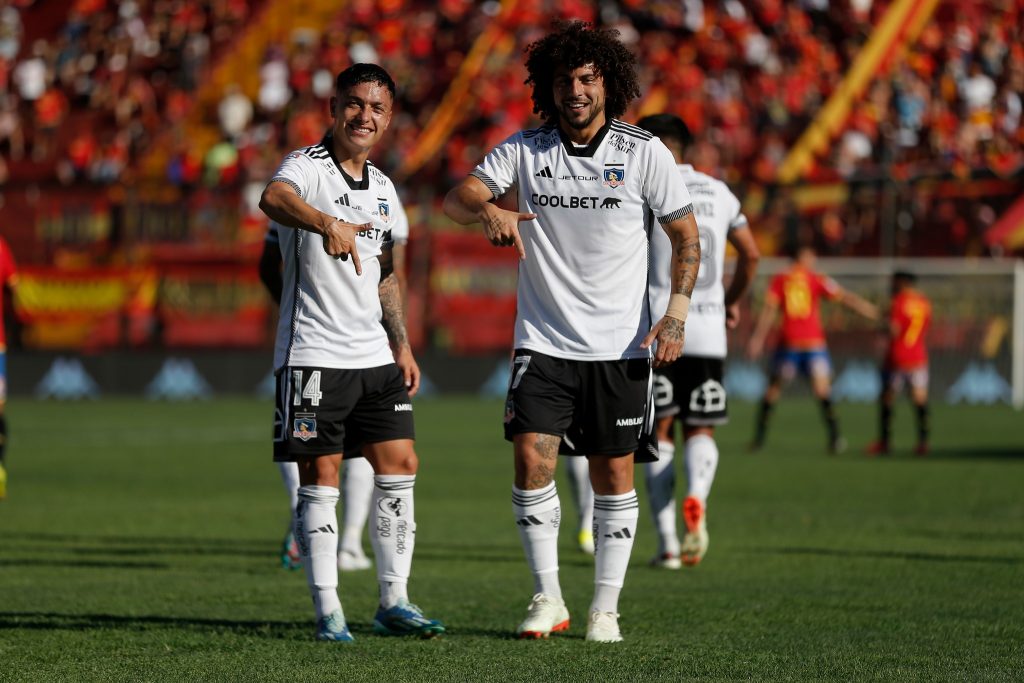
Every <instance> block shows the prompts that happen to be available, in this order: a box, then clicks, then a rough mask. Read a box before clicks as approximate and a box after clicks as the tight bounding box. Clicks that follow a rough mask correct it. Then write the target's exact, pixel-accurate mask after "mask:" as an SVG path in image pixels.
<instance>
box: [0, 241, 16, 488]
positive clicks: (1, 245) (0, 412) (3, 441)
mask: <svg viewBox="0 0 1024 683" xmlns="http://www.w3.org/2000/svg"><path fill="white" fill-rule="evenodd" d="M17 283H18V269H17V267H16V266H15V265H14V257H13V256H12V255H11V248H10V247H9V246H7V242H5V241H4V238H3V237H0V500H3V499H4V498H6V497H7V468H6V466H5V463H4V455H5V453H6V450H7V418H5V417H4V407H5V406H6V404H7V337H6V336H5V334H6V332H5V331H4V306H3V303H4V295H5V294H6V293H7V291H10V292H12V293H13V291H14V288H15V286H17ZM5 290H7V291H5Z"/></svg>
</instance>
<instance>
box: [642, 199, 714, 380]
mask: <svg viewBox="0 0 1024 683" xmlns="http://www.w3.org/2000/svg"><path fill="white" fill-rule="evenodd" d="M662 227H663V228H664V229H665V232H667V233H668V236H669V239H670V240H671V241H672V294H682V295H683V296H685V297H687V299H688V298H689V297H690V296H692V295H693V286H694V284H695V283H696V282H697V269H698V268H699V267H700V236H699V234H698V233H697V221H696V219H694V217H693V214H692V213H689V214H687V215H686V216H683V217H682V218H677V219H675V220H674V221H670V222H668V223H663V224H662ZM655 340H657V342H658V349H657V351H656V352H655V354H654V367H656V368H660V367H664V366H666V365H668V364H669V363H672V362H673V361H675V360H676V359H677V358H679V356H680V355H681V354H682V352H683V343H684V342H685V340H686V325H685V321H683V320H680V319H679V318H677V317H674V316H672V315H665V316H664V317H663V318H662V319H661V320H659V321H658V323H657V324H656V325H655V326H654V327H652V328H651V331H650V332H649V333H648V334H647V336H646V337H645V338H644V341H643V344H642V346H643V347H644V348H647V347H649V346H650V345H651V344H652V343H654V341H655Z"/></svg>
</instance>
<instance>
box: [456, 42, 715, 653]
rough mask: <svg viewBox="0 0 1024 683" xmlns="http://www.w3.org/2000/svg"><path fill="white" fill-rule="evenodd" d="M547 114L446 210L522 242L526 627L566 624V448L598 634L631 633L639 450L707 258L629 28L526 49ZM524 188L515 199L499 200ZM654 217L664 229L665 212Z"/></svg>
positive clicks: (513, 431)
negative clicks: (663, 255)
mask: <svg viewBox="0 0 1024 683" xmlns="http://www.w3.org/2000/svg"><path fill="white" fill-rule="evenodd" d="M526 55H527V56H526V68H527V71H528V72H529V78H528V79H527V81H526V82H527V83H528V84H530V85H532V87H533V89H532V98H533V102H534V110H535V111H536V112H537V113H539V114H540V115H541V116H542V117H543V118H544V119H545V121H546V123H545V125H543V126H541V127H539V128H534V129H531V130H523V131H520V132H518V133H514V134H513V135H511V136H510V137H508V138H507V139H506V140H505V141H504V142H502V143H501V144H499V145H498V146H497V147H495V148H494V149H493V150H491V151H490V152H489V153H488V154H487V156H486V157H485V158H484V160H483V162H482V163H481V164H480V165H479V166H477V168H476V169H475V170H474V171H473V172H472V174H471V175H470V176H469V177H468V178H466V179H465V180H463V181H462V183H460V184H459V185H458V186H457V187H456V188H455V189H453V190H452V191H451V192H449V193H448V195H447V197H446V198H445V202H444V210H445V213H446V214H447V215H448V216H449V217H450V218H451V219H452V220H454V221H455V222H457V223H460V224H462V225H469V224H472V223H481V224H482V225H483V229H484V234H485V235H486V236H487V238H488V239H489V240H490V242H491V244H494V245H496V246H514V247H515V249H516V251H517V252H518V254H519V257H520V262H519V278H518V285H517V299H516V300H517V313H516V325H515V358H514V362H513V374H512V380H511V382H510V386H509V390H508V397H507V399H506V404H505V406H506V407H505V438H506V439H507V440H509V441H511V442H512V443H513V454H514V458H515V480H514V482H515V483H514V485H513V488H512V504H513V511H514V514H515V522H516V526H517V527H518V529H519V533H520V539H521V540H522V543H523V550H524V551H525V554H526V559H527V564H528V565H529V567H530V571H531V573H532V574H533V579H534V596H533V599H532V600H531V601H530V605H529V608H528V614H527V617H526V619H525V620H524V621H523V622H522V623H521V624H520V626H519V628H518V629H517V632H518V634H519V636H520V637H521V638H544V637H547V636H548V635H549V634H550V633H552V632H554V631H563V630H566V629H568V628H569V611H568V609H567V608H566V606H565V601H564V600H563V598H562V590H561V585H560V583H559V579H558V529H559V525H560V521H561V506H560V504H559V500H558V492H557V489H556V487H555V481H554V473H555V469H556V465H557V457H558V453H559V449H560V447H562V446H568V447H569V448H570V449H571V450H572V451H573V452H574V453H575V454H576V457H580V456H584V455H585V456H586V457H587V459H588V461H589V468H590V480H591V485H592V486H593V488H594V524H593V533H594V541H595V544H596V548H595V558H594V598H593V600H592V602H591V605H590V613H589V617H588V619H587V633H586V639H587V640H589V641H597V642H617V641H621V640H622V634H621V632H620V629H619V624H618V617H619V614H618V603H619V594H620V592H621V590H622V586H623V583H624V580H625V575H626V569H627V566H628V564H629V557H630V554H631V552H632V549H633V541H634V538H635V535H636V525H637V519H638V517H639V503H638V501H637V497H636V490H635V488H634V485H633V463H634V458H637V459H638V460H639V461H644V460H647V459H650V458H652V457H654V455H653V454H651V453H648V452H646V449H641V448H640V440H641V437H642V435H644V433H645V431H648V429H647V427H648V426H649V424H650V423H649V420H648V419H647V418H648V416H650V413H649V408H650V405H649V401H650V381H651V369H650V368H651V360H650V359H651V357H652V354H651V351H650V348H651V346H652V344H653V343H654V341H655V339H657V343H658V345H657V351H656V352H655V353H654V356H653V358H654V363H655V365H663V364H666V363H668V362H671V361H673V360H675V359H676V358H677V357H678V356H679V354H680V353H681V351H682V347H683V342H684V329H685V328H684V322H685V319H686V314H687V311H688V308H689V300H690V295H691V294H692V290H693V285H694V282H695V281H696V279H697V268H698V266H699V263H700V241H699V239H698V235H697V224H696V222H695V221H694V218H693V215H692V213H693V205H692V202H691V200H690V194H689V192H687V190H686V186H685V185H683V183H681V182H679V175H678V173H677V172H676V168H675V164H674V163H673V160H672V155H671V153H670V152H669V151H668V150H667V149H666V148H665V146H664V145H663V144H662V143H661V142H659V141H658V140H657V139H655V138H653V137H652V136H651V134H650V133H648V132H646V131H644V130H641V129H639V128H637V127H635V126H631V125H629V124H626V123H623V122H622V121H619V120H617V118H616V117H619V116H622V114H623V113H625V111H626V108H627V106H628V105H629V102H630V101H631V100H633V99H635V98H636V97H637V96H638V95H639V93H640V91H639V84H638V82H637V79H636V70H635V69H636V67H635V64H636V59H635V57H634V55H633V54H632V53H631V52H630V51H629V50H628V49H627V48H626V47H625V46H624V45H623V44H622V43H621V42H619V39H618V31H615V30H608V29H595V28H593V27H592V26H591V25H589V24H586V23H583V22H572V23H569V24H563V25H561V26H559V27H558V28H557V29H556V30H555V31H554V32H552V33H550V34H549V35H547V36H545V37H544V38H541V39H540V40H538V41H536V42H534V43H532V44H531V45H530V46H529V47H528V48H527V52H526ZM512 187H518V189H519V206H518V210H512V211H508V210H504V209H501V208H500V207H498V206H496V205H495V204H494V203H492V201H491V200H493V199H496V198H498V197H500V196H502V195H503V194H504V193H505V192H506V191H507V190H509V189H510V188H512ZM655 219H657V220H658V222H659V223H660V224H661V228H659V227H658V226H657V225H655V224H654V221H655ZM659 229H664V230H665V231H666V232H667V233H668V234H669V235H670V236H671V242H672V245H673V249H674V252H675V254H676V257H675V258H674V259H672V261H671V264H670V266H668V267H670V268H671V274H672V294H671V298H670V302H669V304H668V307H667V310H666V311H665V315H664V316H663V317H661V318H660V319H659V318H658V317H657V315H656V314H655V313H654V312H653V311H651V309H650V306H649V301H648V300H647V297H646V296H645V294H646V290H647V270H648V262H647V252H648V247H647V244H648V239H649V238H648V235H649V233H650V231H651V230H659Z"/></svg>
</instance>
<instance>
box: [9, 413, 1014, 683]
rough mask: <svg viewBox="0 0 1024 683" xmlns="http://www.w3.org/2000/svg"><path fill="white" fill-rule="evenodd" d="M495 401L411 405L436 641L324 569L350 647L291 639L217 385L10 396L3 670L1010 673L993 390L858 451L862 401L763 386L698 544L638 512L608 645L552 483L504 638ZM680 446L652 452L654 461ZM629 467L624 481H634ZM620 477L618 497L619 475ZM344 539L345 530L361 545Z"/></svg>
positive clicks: (514, 539)
mask: <svg viewBox="0 0 1024 683" xmlns="http://www.w3.org/2000/svg"><path fill="white" fill-rule="evenodd" d="M501 410H502V406H501V404H500V403H498V402H493V401H483V400H478V399H476V398H442V399H432V400H423V401H418V402H417V407H416V411H417V427H418V430H419V440H418V451H419V454H420V457H421V460H422V463H423V464H422V469H421V474H420V477H419V479H418V482H417V491H416V514H417V519H418V526H419V528H418V533H417V546H416V559H415V563H414V570H413V581H412V584H411V595H412V597H413V600H414V601H415V602H418V603H419V604H420V605H421V606H422V607H423V608H424V609H425V611H426V613H427V614H428V615H429V616H433V617H437V618H440V619H442V620H443V621H444V622H445V623H446V624H447V625H448V627H449V633H448V634H447V635H446V636H445V637H444V638H442V639H438V640H434V641H417V640H404V639H395V638H383V637H378V636H375V635H373V634H372V633H371V624H372V615H373V612H374V608H375V604H376V583H375V578H374V575H373V572H361V573H358V574H343V575H342V576H341V595H342V601H343V604H344V605H345V611H346V614H347V616H348V618H349V623H350V625H351V626H352V630H353V632H354V634H355V636H356V638H357V642H356V643H354V644H352V645H343V644H334V643H317V642H314V641H313V617H312V608H311V606H310V601H309V597H308V594H307V591H306V585H305V579H304V576H303V574H302V572H287V571H284V570H282V569H280V567H279V563H278V548H279V543H280V541H281V538H282V536H283V534H284V531H285V526H286V523H287V522H286V520H287V513H286V509H285V508H286V507H287V505H286V500H285V497H284V492H283V491H282V487H281V484H280V481H279V478H278V475H277V471H276V468H275V467H274V466H273V465H272V464H271V463H270V460H269V443H268V438H267V437H268V435H269V431H270V426H269V421H270V407H269V404H267V403H265V402H260V401H255V400H248V399H238V400H218V401H214V402H208V403H194V404H152V403H145V402H140V401H134V400H104V401H100V402H95V403H75V404H62V403H32V402H26V401H21V400H15V401H13V402H12V403H11V404H9V406H8V417H9V424H10V428H11V433H12V439H11V444H10V449H9V458H8V462H9V469H10V492H9V499H8V500H7V501H5V502H3V503H0V662H2V665H0V680H17V681H26V680H46V681H52V680H62V679H63V680H104V681H111V680H131V681H137V680H174V681H182V680H246V681H250V680H310V681H313V680H325V679H338V680H389V681H406V680H411V681H421V680H502V681H519V680H522V681H527V680H543V681H573V680H656V679H662V680H679V679H683V678H694V679H700V680H711V679H789V680H806V679H816V680H848V679H868V678H878V679H890V680H906V679H970V680H1008V679H1020V677H1021V676H1022V675H1024V664H1022V662H1024V651H1022V643H1024V619H1022V615H1024V607H1022V601H1021V595H1022V588H1021V586H1022V584H1021V576H1022V575H1024V548H1022V545H1021V539H1022V538H1024V496H1022V495H1021V482H1022V481H1024V476H1022V475H1024V431H1022V429H1021V416H1020V414H1019V413H1014V412H1013V411H1011V410H1010V409H1008V408H1004V407H995V408H983V407H949V406H945V405H935V406H934V408H933V425H934V428H933V435H934V439H933V441H934V452H933V455H932V456H930V457H929V458H927V459H924V460H921V459H913V458H911V457H910V455H909V449H910V446H911V445H912V434H911V426H910V422H911V416H910V415H909V409H908V408H907V407H906V406H902V405H901V406H900V409H899V411H898V412H897V416H896V419H897V422H896V426H897V430H896V446H897V452H896V454H895V455H894V456H893V457H892V458H890V459H884V460H882V459H876V460H869V459H867V458H865V457H863V456H862V455H861V453H860V449H862V448H863V446H864V445H866V443H867V442H868V441H869V440H870V439H871V437H872V435H873V434H874V430H875V427H874V415H875V410H874V408H873V407H872V406H860V405H849V404H844V405H840V406H839V414H840V418H841V420H842V423H843V425H844V427H845V432H846V435H847V436H848V438H849V439H850V441H851V450H850V451H848V452H847V453H846V454H844V455H841V456H838V457H830V456H827V455H825V454H824V428H823V427H822V425H821V424H820V421H819V418H818V414H817V408H816V406H815V405H814V404H813V403H811V402H810V401H805V400H803V399H790V400H784V402H783V403H781V404H780V405H779V407H778V408H777V410H776V414H775V420H774V422H773V424H772V426H771V430H770V432H769V436H768V444H767V446H766V448H765V450H764V451H763V452H761V453H759V454H756V455H752V454H748V453H747V452H746V451H745V449H744V444H745V443H746V441H747V439H748V438H749V436H750V433H751V431H752V420H753V407H752V406H750V405H748V404H741V403H737V404H735V405H734V406H733V421H732V424H731V425H730V426H728V427H726V428H724V429H722V430H721V431H720V433H719V443H720V446H721V451H722V459H721V464H720V467H719V474H718V479H717V481H716V483H715V489H714V492H713V495H712V499H711V506H710V515H709V528H710V532H711V549H710V551H709V553H708V556H707V558H706V559H705V561H704V563H703V564H701V566H700V567H698V568H696V569H692V570H685V569H684V570H683V571H679V572H666V571H659V570H654V569H650V568H648V567H647V566H646V561H647V560H648V558H649V557H650V556H651V555H652V554H653V553H654V549H655V540H654V537H653V533H652V528H651V524H650V521H649V518H648V513H647V510H646V507H645V506H646V500H645V502H644V504H643V505H644V507H643V508H642V513H641V521H640V528H639V531H638V534H637V536H638V537H637V542H636V547H635V549H634V552H633V561H632V564H631V568H630V573H629V575H628V576H627V581H626V587H625V590H624V592H623V597H622V602H621V605H620V610H621V612H622V618H621V624H622V627H623V633H624V635H625V637H626V639H627V642H625V643H623V644H620V645H617V646H608V645H598V644H592V643H587V642H585V641H584V640H583V632H584V629H585V618H586V612H587V607H588V606H589V601H590V596H591V591H592V580H593V574H592V571H593V570H592V566H591V562H590V561H589V559H588V558H586V557H584V556H582V555H580V554H579V553H578V552H577V551H576V550H575V545H574V540H575V524H574V523H573V522H572V521H571V520H574V519H575V513H574V510H573V507H572V504H571V495H570V491H569V489H568V486H567V483H566V482H565V480H564V478H561V479H560V480H561V481H562V482H563V483H562V488H561V498H562V505H563V508H562V509H563V520H565V522H566V523H565V524H563V533H562V546H561V556H562V560H561V566H562V585H563V587H564V591H565V597H566V600H567V602H568V605H569V608H570V611H571V613H572V617H573V625H572V628H571V629H570V631H569V632H568V634H566V635H561V636H558V635H556V636H554V637H552V638H551V640H549V641H542V642H525V641H518V640H515V639H513V638H512V635H511V634H512V631H513V629H514V628H515V626H516V625H517V624H518V622H519V621H520V620H521V619H522V617H523V616H524V614H525V608H526V605H527V603H528V601H529V598H530V594H531V593H532V590H531V588H532V583H531V580H530V577H529V574H528V571H527V569H526V565H525V561H524V560H523V556H522V550H521V548H520V545H519V538H518V534H517V532H516V530H515V527H514V525H513V523H512V516H511V511H510V505H511V503H510V501H509V495H510V486H511V476H512V463H511V451H510V447H509V446H508V445H507V444H505V443H504V442H503V441H502V440H501V439H500V436H499V434H500V424H501V422H500V420H501ZM680 464H681V456H677V466H678V465H680ZM641 480H642V475H641V473H640V472H639V470H638V487H640V488H642V482H641ZM641 495H642V494H641ZM366 547H367V549H368V550H369V543H368V542H367V543H366Z"/></svg>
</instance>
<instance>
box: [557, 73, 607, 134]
mask: <svg viewBox="0 0 1024 683" xmlns="http://www.w3.org/2000/svg"><path fill="white" fill-rule="evenodd" d="M552 90H553V95H554V100H555V106H556V107H557V108H558V118H559V120H560V121H561V123H562V124H563V125H564V126H566V127H567V128H571V129H575V130H577V131H583V130H586V129H588V128H590V126H591V124H595V123H596V124H597V127H600V126H602V125H604V122H605V116H604V102H605V91H604V79H603V78H602V77H601V74H600V73H599V72H598V71H597V69H596V68H595V67H594V65H593V64H584V65H583V66H580V67H577V68H575V69H569V68H568V67H565V66H559V67H558V68H556V69H555V73H554V79H553V80H552Z"/></svg>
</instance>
